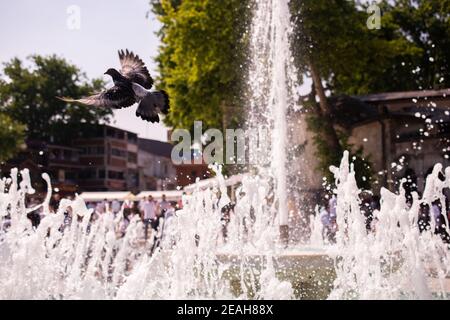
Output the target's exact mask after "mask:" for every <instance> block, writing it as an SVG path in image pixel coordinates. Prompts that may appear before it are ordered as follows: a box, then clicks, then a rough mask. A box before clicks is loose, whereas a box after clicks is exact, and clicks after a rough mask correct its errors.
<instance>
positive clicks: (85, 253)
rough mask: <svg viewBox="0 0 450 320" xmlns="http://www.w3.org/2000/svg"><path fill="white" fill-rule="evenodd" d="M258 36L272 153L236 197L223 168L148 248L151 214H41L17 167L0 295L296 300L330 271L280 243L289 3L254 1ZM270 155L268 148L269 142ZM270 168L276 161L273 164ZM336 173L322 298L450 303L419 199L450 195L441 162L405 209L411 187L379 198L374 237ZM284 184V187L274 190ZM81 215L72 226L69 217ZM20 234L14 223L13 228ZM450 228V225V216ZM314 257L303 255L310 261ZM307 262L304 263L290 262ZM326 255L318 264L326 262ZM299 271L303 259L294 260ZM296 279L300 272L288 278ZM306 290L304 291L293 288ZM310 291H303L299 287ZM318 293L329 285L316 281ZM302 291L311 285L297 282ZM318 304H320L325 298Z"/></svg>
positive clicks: (350, 184) (258, 79)
mask: <svg viewBox="0 0 450 320" xmlns="http://www.w3.org/2000/svg"><path fill="white" fill-rule="evenodd" d="M256 5H257V6H256V8H255V11H254V17H253V24H252V30H251V31H252V37H251V56H252V62H253V65H252V66H251V70H250V73H249V82H250V83H251V84H252V86H251V88H252V99H251V102H250V109H251V114H250V116H249V120H248V126H249V127H250V128H259V127H264V126H265V127H267V128H268V132H269V134H268V135H267V137H266V138H267V144H264V142H262V145H263V146H264V147H265V146H268V148H267V149H266V150H265V151H270V152H267V154H268V155H269V156H268V157H267V158H266V159H256V160H257V161H256V164H257V165H258V166H259V175H255V176H252V175H244V178H243V180H242V185H241V186H239V187H238V188H237V190H236V203H235V206H234V208H233V210H232V213H231V215H230V219H229V221H227V220H225V219H224V212H226V211H227V210H228V209H227V206H228V204H229V203H230V199H229V198H228V196H227V194H226V186H225V183H224V178H223V177H222V175H221V174H220V172H221V168H220V167H216V168H214V169H215V171H216V173H217V187H214V188H210V189H206V190H201V189H199V188H198V189H197V190H195V191H194V192H193V194H192V195H189V196H184V198H183V209H182V210H179V211H177V212H176V213H175V214H173V215H172V216H167V217H166V220H165V221H163V222H162V223H161V225H162V226H163V227H161V228H160V230H159V231H158V235H159V237H158V243H156V242H155V239H154V238H153V237H151V239H150V240H149V241H147V242H146V241H144V240H143V239H144V235H143V230H144V227H143V224H142V222H141V219H140V218H139V217H135V218H133V219H131V221H130V223H129V225H128V227H127V229H126V232H125V234H124V235H123V236H122V235H121V232H120V229H121V226H122V222H123V221H122V220H123V209H122V211H121V212H120V213H119V214H118V215H117V217H115V216H114V214H113V213H111V212H109V211H107V212H106V213H105V214H102V215H100V216H99V217H98V218H97V219H94V213H93V212H92V210H89V209H87V208H86V205H85V203H84V201H83V200H82V199H81V198H79V197H78V196H77V197H76V198H75V200H68V199H63V200H62V201H61V202H60V205H59V208H58V210H57V212H56V213H52V212H50V209H49V201H50V198H51V193H52V187H51V184H50V178H49V177H48V175H44V176H43V179H44V180H45V181H46V183H47V186H48V187H47V196H46V199H45V200H44V202H43V203H42V204H41V205H39V206H37V207H33V208H27V207H26V205H25V203H26V199H27V197H28V196H29V195H31V194H33V193H34V192H35V191H34V190H33V188H32V186H31V181H30V177H29V172H28V170H26V169H25V170H22V171H21V172H20V177H21V180H20V181H19V177H18V174H19V172H18V170H16V169H14V170H12V171H11V174H10V178H8V179H2V180H0V226H1V227H0V299H201V298H204V299H205V298H206V299H231V298H235V297H237V298H241V299H244V298H254V299H291V298H298V297H302V295H301V294H299V293H298V292H299V291H302V290H303V289H304V288H303V287H302V286H303V285H304V282H302V281H303V279H305V278H310V276H309V275H308V276H306V277H305V276H304V274H305V270H306V269H308V268H309V269H313V270H312V271H313V272H312V273H311V275H312V277H313V278H314V277H317V278H318V277H319V273H320V272H321V270H320V269H321V268H323V266H322V265H321V264H317V263H316V262H317V259H316V258H317V256H318V255H316V254H314V252H312V253H313V254H311V252H309V253H308V252H305V250H304V249H301V248H300V249H298V250H296V249H295V248H294V249H293V248H290V249H289V250H285V249H282V248H281V246H280V245H279V233H278V231H279V230H278V226H279V225H285V224H287V222H288V219H287V218H288V214H287V213H288V212H287V211H288V210H287V205H286V203H287V201H286V200H287V194H288V192H289V188H290V187H291V186H289V185H288V182H287V179H286V173H287V168H286V167H287V165H288V163H287V154H288V153H289V150H288V148H287V140H288V130H287V122H286V114H287V111H288V108H292V107H295V101H297V97H296V90H295V85H294V84H295V83H297V79H296V72H295V70H294V68H293V67H292V65H293V64H292V61H291V54H290V50H289V41H288V39H289V34H290V32H291V29H292V28H291V26H290V14H289V8H288V1H287V0H279V1H278V0H259V1H256ZM264 147H262V148H264ZM268 163H269V164H270V165H268ZM332 171H333V173H334V175H335V178H336V190H335V193H336V196H337V207H336V212H337V224H338V228H339V229H338V231H337V236H336V239H337V244H336V245H334V246H329V245H328V246H326V245H324V244H323V243H324V242H323V238H322V237H321V230H320V220H319V215H317V218H316V219H311V221H312V222H311V226H312V227H311V229H312V230H313V232H312V238H311V243H312V244H314V245H316V246H323V248H325V249H322V250H321V252H322V253H323V252H325V250H326V252H327V254H328V255H329V256H330V257H331V258H332V260H331V261H332V269H333V272H332V273H333V274H334V275H333V274H332V273H329V272H328V273H322V274H326V277H328V278H329V279H328V280H329V282H331V283H332V287H331V288H325V291H324V292H326V295H325V296H324V295H323V294H322V293H320V295H319V292H322V291H323V290H322V289H323V288H320V287H316V288H315V289H314V290H316V292H317V294H316V297H319V296H320V297H323V298H325V297H328V298H331V299H347V298H349V299H371V298H376V299H396V298H431V297H433V298H446V294H447V292H448V288H446V278H447V277H448V276H449V272H450V270H449V268H450V263H449V262H450V261H449V258H450V253H449V250H448V246H447V245H446V244H444V242H443V241H442V239H441V238H440V237H439V236H438V235H435V234H434V232H433V231H432V230H434V225H433V223H432V226H431V229H430V230H428V231H424V232H422V233H421V232H420V230H419V227H418V223H417V219H418V212H419V209H420V205H421V204H422V203H426V204H428V205H430V204H431V203H432V202H433V201H435V200H440V201H441V203H443V206H442V207H445V205H444V199H445V198H444V191H445V189H446V188H449V187H450V168H447V169H446V170H445V180H444V181H441V180H440V179H439V177H438V175H439V172H441V171H442V166H441V165H439V164H438V165H436V167H435V170H434V171H433V173H432V174H431V175H430V176H429V177H428V179H427V183H426V188H425V192H424V196H423V197H422V199H419V197H418V196H417V195H414V196H413V202H412V205H411V206H408V205H407V201H406V197H405V194H404V191H401V192H400V193H399V194H393V193H391V192H389V191H387V190H385V189H383V190H382V191H381V198H382V199H381V209H380V210H379V211H377V212H375V219H376V220H377V224H376V230H375V232H367V230H366V226H365V223H364V217H363V214H362V213H361V209H360V199H359V193H360V190H359V189H358V188H357V185H356V181H355V172H354V170H353V167H352V165H351V164H349V160H348V153H345V154H344V157H343V160H342V163H341V165H340V167H339V168H332ZM274 181H275V183H274ZM40 208H42V210H43V215H44V217H43V219H42V221H41V223H40V225H39V226H38V227H37V228H33V227H32V225H31V222H30V221H29V219H28V218H27V214H28V213H30V212H32V211H35V210H38V209H40ZM68 216H69V217H71V219H69V220H68V221H67V217H68ZM5 221H8V222H9V226H8V227H6V228H4V227H3V222H5ZM446 228H447V230H448V221H446ZM303 258H305V259H304V260H301V259H303ZM299 259H300V260H301V263H300V264H296V263H294V262H292V261H297V260H299ZM314 259H316V260H314ZM290 261H291V262H292V263H291V262H290ZM288 273H292V274H293V276H292V278H289V277H288V276H287V274H288ZM295 283H296V284H295ZM298 283H300V285H299V284H298ZM317 283H318V286H325V283H324V282H323V281H322V279H321V280H320V281H317ZM298 286H300V288H298ZM313 297H314V296H313Z"/></svg>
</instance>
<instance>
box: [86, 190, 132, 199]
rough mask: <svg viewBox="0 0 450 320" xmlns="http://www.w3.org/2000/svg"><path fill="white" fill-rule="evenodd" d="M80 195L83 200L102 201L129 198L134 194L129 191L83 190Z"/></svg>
mask: <svg viewBox="0 0 450 320" xmlns="http://www.w3.org/2000/svg"><path fill="white" fill-rule="evenodd" d="M80 197H81V198H82V199H83V200H84V201H102V200H104V199H106V200H109V201H110V200H120V201H124V200H130V199H132V198H134V195H133V194H132V193H131V192H129V191H105V192H83V193H82V194H80Z"/></svg>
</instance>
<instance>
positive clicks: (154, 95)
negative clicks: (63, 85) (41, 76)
mask: <svg viewBox="0 0 450 320" xmlns="http://www.w3.org/2000/svg"><path fill="white" fill-rule="evenodd" d="M119 59H120V64H121V66H122V68H121V70H120V72H119V71H117V70H116V69H114V68H110V69H108V70H107V71H106V72H105V74H107V75H109V76H111V77H112V79H113V82H114V86H113V87H112V88H110V89H107V90H105V91H102V92H99V93H96V94H93V95H91V96H88V97H84V98H81V99H71V98H66V97H57V98H58V99H60V100H63V101H66V102H75V103H81V104H84V105H88V106H93V107H100V108H114V109H121V108H128V107H130V106H132V105H133V104H135V103H139V105H138V108H137V110H136V116H137V117H141V118H142V119H143V120H145V121H149V122H152V123H155V122H159V115H158V114H159V113H162V114H168V112H169V108H170V105H169V96H168V95H167V93H166V92H165V91H164V90H161V91H150V89H151V88H152V86H153V79H152V77H151V76H150V73H149V72H148V70H147V67H146V66H145V64H144V62H143V61H142V60H141V59H140V58H139V56H138V55H135V54H134V53H133V52H131V51H128V49H127V50H126V51H125V52H124V51H123V50H120V51H119Z"/></svg>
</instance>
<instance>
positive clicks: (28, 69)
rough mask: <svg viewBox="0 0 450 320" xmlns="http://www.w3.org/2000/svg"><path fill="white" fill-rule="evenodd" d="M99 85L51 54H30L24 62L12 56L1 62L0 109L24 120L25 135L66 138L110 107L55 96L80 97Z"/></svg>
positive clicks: (106, 116) (106, 114)
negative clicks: (93, 105)
mask: <svg viewBox="0 0 450 320" xmlns="http://www.w3.org/2000/svg"><path fill="white" fill-rule="evenodd" d="M103 85H104V84H103V81H102V80H99V79H95V80H93V81H88V80H87V77H86V76H85V74H83V73H82V72H81V71H80V69H78V67H76V66H75V65H72V64H70V63H68V62H67V61H66V60H65V59H62V58H59V57H57V56H55V55H53V56H45V57H44V56H39V55H34V56H31V57H30V58H29V60H28V61H27V62H26V63H23V62H22V61H21V60H19V59H17V58H14V59H12V60H11V61H9V62H7V63H5V65H4V68H3V76H2V77H1V78H0V112H1V113H3V114H6V115H8V116H9V117H10V118H11V119H12V120H14V121H16V122H18V123H22V124H24V125H25V126H26V136H27V138H32V139H42V140H44V141H49V142H55V143H62V142H68V141H70V140H71V139H72V138H74V137H76V136H77V134H78V132H79V131H80V128H81V126H83V125H86V124H96V123H98V122H99V121H100V120H105V121H108V119H109V116H110V115H111V114H112V111H111V110H110V109H102V108H92V107H86V106H79V105H74V104H67V103H66V102H63V101H60V100H58V99H57V98H56V96H70V97H80V96H83V95H88V94H92V93H93V92H94V91H98V90H101V89H102V88H103Z"/></svg>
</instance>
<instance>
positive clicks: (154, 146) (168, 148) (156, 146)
mask: <svg viewBox="0 0 450 320" xmlns="http://www.w3.org/2000/svg"><path fill="white" fill-rule="evenodd" d="M138 147H139V149H140V150H142V151H145V152H148V153H151V154H154V155H157V156H160V157H164V158H170V157H171V154H172V148H173V145H172V144H170V143H168V142H163V141H158V140H152V139H142V138H139V139H138Z"/></svg>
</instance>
